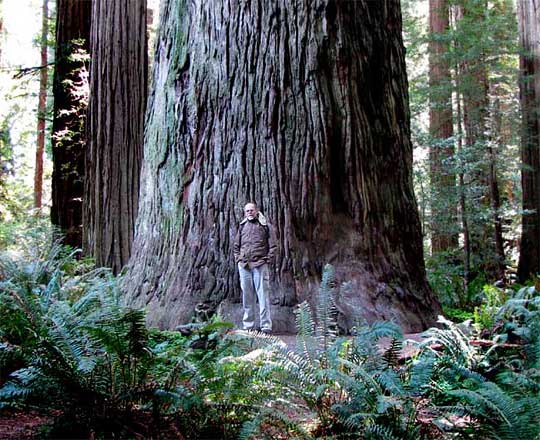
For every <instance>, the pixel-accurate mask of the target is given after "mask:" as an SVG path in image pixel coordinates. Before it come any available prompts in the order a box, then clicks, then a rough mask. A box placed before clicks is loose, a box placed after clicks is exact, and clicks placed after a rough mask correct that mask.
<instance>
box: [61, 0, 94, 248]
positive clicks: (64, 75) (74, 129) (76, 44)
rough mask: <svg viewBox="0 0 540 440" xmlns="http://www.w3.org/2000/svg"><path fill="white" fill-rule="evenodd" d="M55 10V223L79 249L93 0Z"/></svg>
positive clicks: (68, 1) (68, 2) (67, 1)
mask: <svg viewBox="0 0 540 440" xmlns="http://www.w3.org/2000/svg"><path fill="white" fill-rule="evenodd" d="M56 10H57V18H56V52H55V60H56V63H55V64H56V66H55V71H54V82H53V95H54V109H53V137H52V145H53V149H52V152H53V175H52V208H51V220H52V223H53V224H54V225H56V226H58V227H59V228H60V230H61V231H62V232H63V233H64V234H65V238H64V243H65V244H67V245H70V246H72V247H75V248H80V247H81V246H82V199H83V189H84V188H83V178H84V147H85V119H86V111H87V107H88V56H89V52H90V13H91V1H89V0H57V4H56Z"/></svg>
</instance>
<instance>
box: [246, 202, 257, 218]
mask: <svg viewBox="0 0 540 440" xmlns="http://www.w3.org/2000/svg"><path fill="white" fill-rule="evenodd" d="M258 212H259V211H258V210H257V205H256V204H255V203H248V204H247V205H246V206H244V215H245V216H246V218H247V219H248V220H253V219H254V218H256V217H257V214H258Z"/></svg>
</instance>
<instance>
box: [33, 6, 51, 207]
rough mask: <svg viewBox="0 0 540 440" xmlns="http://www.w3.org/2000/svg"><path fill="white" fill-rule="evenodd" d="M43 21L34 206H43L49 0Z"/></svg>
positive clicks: (42, 9)
mask: <svg viewBox="0 0 540 440" xmlns="http://www.w3.org/2000/svg"><path fill="white" fill-rule="evenodd" d="M41 11H42V12H41V13H42V22H41V39H40V42H39V44H40V50H41V69H40V72H39V95H38V123H37V145H36V160H35V168H34V208H41V203H42V197H43V153H44V151H45V121H46V114H45V113H46V111H47V64H48V57H47V50H48V47H47V35H48V33H49V0H43V3H42V7H41Z"/></svg>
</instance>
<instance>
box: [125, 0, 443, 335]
mask: <svg viewBox="0 0 540 440" xmlns="http://www.w3.org/2000/svg"><path fill="white" fill-rule="evenodd" d="M156 62H157V64H156V68H155V71H154V83H153V92H152V94H151V96H150V100H149V109H148V113H147V127H146V134H145V161H144V165H143V172H142V177H141V178H142V180H141V200H140V209H139V217H138V221H137V227H136V234H135V240H134V245H133V255H132V258H131V260H130V264H129V271H128V276H127V278H126V281H125V288H126V292H127V294H128V295H129V299H130V302H131V303H132V304H136V305H145V306H147V308H148V311H149V322H150V324H152V325H158V326H160V327H164V328H172V327H174V326H175V325H177V324H179V323H182V322H185V321H188V320H189V319H190V318H191V316H192V314H193V312H194V310H195V308H196V306H197V304H199V303H203V302H206V303H207V304H208V305H209V306H210V307H214V308H218V309H219V310H220V311H221V312H222V314H223V315H224V316H225V317H228V318H231V319H233V321H235V322H239V320H240V317H241V310H240V309H241V305H240V288H239V283H238V276H237V270H236V267H235V265H234V262H233V257H232V239H233V237H234V233H235V232H236V227H237V225H238V221H239V220H240V217H241V215H242V208H243V206H244V204H245V203H246V202H248V201H251V200H254V201H256V202H258V204H259V207H260V209H261V210H262V211H263V212H264V214H265V215H266V216H267V217H268V219H269V220H270V222H271V223H272V224H273V225H274V227H275V229H276V235H277V241H278V247H279V249H278V255H277V258H276V262H275V265H274V269H273V280H272V281H273V286H274V288H275V290H274V291H273V295H272V309H273V320H274V329H275V330H276V331H292V330H293V329H294V325H293V322H294V317H293V313H292V309H293V307H294V306H295V305H296V304H297V303H298V302H300V301H302V300H304V299H310V298H311V297H312V294H313V292H314V291H316V289H317V288H318V283H319V277H320V274H321V271H322V268H323V266H324V264H325V263H327V262H330V263H332V264H333V265H334V266H335V268H336V273H337V276H338V279H339V280H340V282H343V283H346V284H345V285H344V286H343V288H342V289H341V294H340V296H339V298H337V302H338V307H339V309H340V311H341V321H342V325H343V326H344V327H349V328H350V327H351V326H352V325H353V324H354V323H355V320H356V319H357V318H364V319H365V320H367V321H370V322H371V321H373V320H375V319H393V320H395V321H397V322H398V323H400V324H402V325H403V327H404V328H405V329H406V330H407V331H411V330H414V331H417V330H421V329H423V328H425V327H426V326H428V325H431V324H432V323H433V322H434V319H435V317H436V315H437V313H438V312H439V311H440V307H439V305H438V303H437V301H436V299H435V298H434V296H433V294H432V292H431V290H430V288H429V286H428V284H427V282H426V278H425V270H424V262H423V255H422V242H421V231H420V222H419V217H418V212H417V206H416V202H415V199H414V195H413V190H412V173H411V166H412V151H411V143H410V128H409V110H408V96H407V81H406V76H405V60H404V49H403V45H402V37H401V16H400V5H399V2H398V1H397V0H384V1H377V2H373V1H369V0H359V1H354V2H351V1H315V2H312V1H309V2H308V1H298V2H290V1H289V0H280V1H272V2H268V1H265V0H257V1H251V2H227V1H218V0H216V1H212V2H207V1H202V0H199V1H190V2H187V1H172V0H171V1H168V2H166V3H165V4H164V5H163V7H162V17H161V32H160V36H159V41H158V47H157V52H156Z"/></svg>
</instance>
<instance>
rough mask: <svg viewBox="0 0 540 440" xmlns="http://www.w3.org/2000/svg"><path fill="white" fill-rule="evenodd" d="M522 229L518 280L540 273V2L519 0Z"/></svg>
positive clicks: (536, 0)
mask: <svg viewBox="0 0 540 440" xmlns="http://www.w3.org/2000/svg"><path fill="white" fill-rule="evenodd" d="M518 21H519V33H520V41H521V46H522V50H523V53H522V55H521V56H520V71H521V80H520V92H521V93H520V95H521V109H522V112H523V117H522V121H523V135H522V141H521V157H522V161H523V171H522V174H521V183H522V187H523V209H524V211H525V212H524V214H523V227H522V235H521V252H520V256H519V266H518V277H519V280H520V281H521V282H524V281H526V280H527V279H528V278H529V277H530V276H531V275H533V274H538V273H540V1H539V0H519V1H518Z"/></svg>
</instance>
